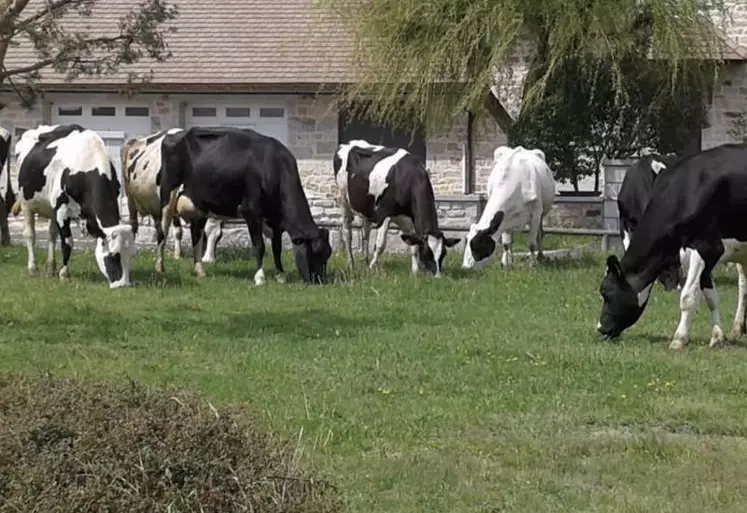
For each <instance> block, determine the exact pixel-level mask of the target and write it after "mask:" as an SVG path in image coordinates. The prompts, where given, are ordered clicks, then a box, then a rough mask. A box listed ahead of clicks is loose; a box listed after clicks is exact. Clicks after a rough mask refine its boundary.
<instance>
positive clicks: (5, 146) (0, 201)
mask: <svg viewBox="0 0 747 513" xmlns="http://www.w3.org/2000/svg"><path fill="white" fill-rule="evenodd" d="M10 144H11V135H10V132H8V131H7V130H6V129H4V128H3V127H0V177H1V176H2V174H3V170H4V169H6V164H7V172H6V174H5V197H4V198H0V216H2V219H0V245H2V246H7V245H9V244H10V230H9V228H8V214H9V211H10V209H11V207H12V206H13V204H14V203H15V202H16V195H15V193H14V192H13V185H12V184H11V183H10V158H9V157H10Z"/></svg>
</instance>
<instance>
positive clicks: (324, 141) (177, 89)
mask: <svg viewBox="0 0 747 513" xmlns="http://www.w3.org/2000/svg"><path fill="white" fill-rule="evenodd" d="M41 2H42V0H31V3H30V5H29V7H28V9H33V6H34V4H41ZM310 2H311V0H253V1H251V2H248V1H244V0H223V1H221V2H214V3H211V4H210V6H209V8H206V4H205V2H204V1H200V0H180V1H179V2H178V5H179V10H180V15H179V16H178V17H177V19H176V20H174V21H173V22H171V25H173V27H174V28H175V31H174V32H172V33H169V34H168V36H167V37H168V41H169V45H170V49H171V51H172V54H173V56H172V57H171V58H170V59H169V60H168V61H166V62H164V63H153V64H151V63H145V62H144V63H140V64H138V65H137V66H134V67H132V68H128V69H126V70H123V72H122V73H118V74H114V75H110V76H102V77H96V78H81V79H79V80H76V81H75V82H73V83H68V82H65V81H64V80H63V77H61V76H59V75H57V74H55V73H54V72H53V71H50V70H43V71H42V74H41V80H40V88H41V90H42V92H43V94H42V98H41V101H40V102H37V104H36V105H35V106H34V107H33V108H31V109H25V108H22V107H21V106H20V102H19V101H18V99H17V97H16V96H15V95H14V93H12V92H11V91H9V90H7V89H6V90H5V91H3V92H0V103H2V104H4V105H5V108H4V109H3V110H2V111H0V125H2V126H3V127H5V128H6V129H9V130H10V131H11V133H13V134H14V136H15V137H18V136H19V135H20V134H21V133H22V132H23V130H25V129H27V128H30V127H35V126H36V125H38V124H40V123H70V122H75V123H80V124H82V125H84V126H86V127H88V128H92V129H94V130H97V131H98V132H99V133H100V134H101V135H102V137H103V138H104V140H105V142H106V144H107V147H108V148H109V150H110V153H111V155H112V157H113V158H114V162H115V164H116V165H119V147H120V145H121V144H122V142H123V140H124V139H125V138H127V137H131V136H133V135H136V134H146V133H152V132H155V131H157V130H161V129H166V128H171V127H183V128H189V127H191V126H195V125H211V126H215V125H223V126H241V127H252V128H255V129H257V130H259V131H260V132H264V133H266V134H268V135H271V136H274V137H276V138H278V139H279V140H280V141H282V142H283V143H285V144H286V145H287V146H288V147H289V149H290V150H291V151H292V152H293V154H294V155H295V156H296V158H297V159H298V163H299V169H300V172H301V175H302V180H303V184H304V187H305V189H306V192H307V195H308V196H309V198H310V201H311V202H312V209H313V212H314V215H315V217H316V218H317V220H319V221H322V222H329V223H336V222H337V221H338V220H339V213H338V211H337V208H336V205H335V203H334V200H333V199H332V193H333V175H332V158H333V154H334V151H335V148H336V146H337V144H338V143H339V142H341V141H346V140H349V139H352V138H364V139H367V140H370V141H372V142H382V143H384V144H396V145H399V146H404V147H408V148H409V149H410V150H411V151H412V152H414V153H416V154H417V155H419V156H420V157H422V158H423V159H424V161H425V163H426V166H427V167H428V168H429V170H430V173H431V179H432V183H433V186H434V189H435V192H436V195H437V200H438V201H439V211H440V215H441V216H442V217H441V218H442V221H441V222H442V224H444V225H446V226H454V227H465V226H468V224H469V222H472V221H473V220H474V218H475V216H476V215H477V213H478V210H479V208H480V201H481V199H480V198H481V196H480V193H483V192H484V190H485V184H486V182H487V176H488V173H489V172H490V168H491V165H492V154H493V150H494V149H495V148H496V146H498V145H500V144H503V143H505V140H506V139H505V135H504V134H503V133H502V132H501V130H500V129H499V128H498V126H497V125H496V124H495V123H494V122H493V121H492V120H489V119H473V117H472V116H469V115H467V114H466V113H465V115H464V116H462V118H461V119H457V120H455V122H454V125H453V126H452V127H451V129H450V130H449V131H448V132H446V133H441V134H425V135H424V134H422V133H421V134H415V135H414V137H412V138H411V137H410V134H405V133H396V132H395V133H392V132H389V131H386V130H383V129H382V128H381V127H378V126H375V125H372V124H371V123H368V122H365V121H363V120H360V119H350V117H349V115H348V114H347V113H346V112H343V111H341V110H340V109H339V108H338V106H337V105H336V102H335V100H334V96H333V92H334V89H335V87H336V86H337V85H339V83H341V82H344V81H345V77H346V76H348V72H349V67H348V62H349V61H348V60H349V58H350V56H351V50H352V49H351V45H350V43H349V41H348V39H346V37H345V36H344V34H343V33H342V32H341V31H340V30H339V27H338V26H337V25H336V23H335V22H334V21H332V20H331V19H329V18H328V17H326V16H325V15H324V14H323V13H321V12H320V11H318V10H316V9H315V8H313V7H312V6H311V5H310ZM135 4H136V2H135V0H100V2H98V3H97V6H96V8H95V9H94V12H93V14H92V16H91V17H90V18H87V19H84V20H81V21H75V22H74V23H80V24H82V25H84V26H87V25H90V26H92V27H94V28H93V29H92V30H95V31H102V32H108V31H116V23H117V20H118V19H119V17H120V16H122V15H123V14H124V13H125V12H127V10H128V9H129V8H130V7H131V6H132V5H135ZM734 4H735V5H734V14H735V17H734V18H735V23H734V24H733V25H732V26H731V28H730V30H729V32H728V36H729V37H728V39H729V43H728V46H729V48H730V49H729V52H728V55H727V58H728V59H729V61H728V62H727V64H726V65H725V68H724V74H723V78H722V81H721V84H720V87H719V88H718V90H716V91H715V92H714V95H713V98H712V100H711V110H710V114H709V116H710V119H709V122H710V123H711V126H710V128H708V129H707V130H704V131H703V134H702V143H703V146H704V147H707V146H710V145H714V144H718V143H720V142H724V141H726V140H732V139H733V138H734V137H741V136H735V135H734V133H735V132H733V130H731V129H730V128H729V127H730V126H731V124H733V122H734V120H739V119H741V118H740V115H741V113H742V112H743V110H744V109H745V99H746V98H747V68H745V58H747V51H745V50H743V49H742V47H741V46H740V45H741V44H747V41H745V38H747V5H746V4H745V2H744V1H737V0H735V1H734ZM29 12H31V11H29ZM31 62H34V59H33V55H32V54H31V53H30V52H29V50H28V46H27V45H23V44H22V45H21V46H20V47H18V48H11V49H10V50H9V52H8V56H7V58H6V66H7V67H8V68H14V67H17V66H23V65H27V64H30V63H31ZM149 69H150V70H152V72H153V75H152V78H151V80H150V82H148V83H146V84H143V85H138V86H137V89H135V90H134V92H133V91H132V90H131V91H130V93H129V94H123V93H122V91H125V90H126V89H127V87H126V82H127V77H126V74H125V72H126V71H132V70H137V71H147V70H149ZM520 75H521V73H519V74H518V76H519V77H520ZM514 103H515V102H514ZM514 110H515V105H514ZM744 132H745V133H746V134H747V125H745V129H744ZM601 200H602V198H560V197H559V198H558V202H557V204H556V207H555V208H554V212H553V215H552V216H551V218H550V219H548V220H547V221H546V225H550V226H558V225H564V226H580V227H601V225H602V220H601V218H602V203H601Z"/></svg>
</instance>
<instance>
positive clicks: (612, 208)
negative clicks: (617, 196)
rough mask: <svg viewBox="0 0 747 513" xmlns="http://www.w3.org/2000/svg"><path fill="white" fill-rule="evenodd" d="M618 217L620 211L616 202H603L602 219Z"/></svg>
mask: <svg viewBox="0 0 747 513" xmlns="http://www.w3.org/2000/svg"><path fill="white" fill-rule="evenodd" d="M619 217H620V211H619V210H618V209H617V201H605V202H604V218H605V219H610V218H614V219H617V218H619Z"/></svg>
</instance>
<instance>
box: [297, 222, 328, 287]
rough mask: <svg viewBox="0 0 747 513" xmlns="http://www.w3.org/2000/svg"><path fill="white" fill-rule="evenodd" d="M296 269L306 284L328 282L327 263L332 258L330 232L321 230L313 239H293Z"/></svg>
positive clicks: (324, 229)
mask: <svg viewBox="0 0 747 513" xmlns="http://www.w3.org/2000/svg"><path fill="white" fill-rule="evenodd" d="M292 242H293V254H294V256H295V258H296V267H297V268H298V273H299V274H300V275H301V278H302V279H303V281H305V282H306V283H312V284H318V283H319V284H323V283H325V282H326V281H327V261H328V260H329V257H330V256H332V246H331V245H330V243H329V230H327V229H326V228H320V229H319V232H318V235H317V236H316V237H312V238H298V239H293V241H292Z"/></svg>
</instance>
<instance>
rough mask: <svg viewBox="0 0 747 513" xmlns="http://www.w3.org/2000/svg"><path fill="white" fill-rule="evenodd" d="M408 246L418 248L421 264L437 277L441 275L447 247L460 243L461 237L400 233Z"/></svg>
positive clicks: (439, 234) (441, 234) (440, 234)
mask: <svg viewBox="0 0 747 513" xmlns="http://www.w3.org/2000/svg"><path fill="white" fill-rule="evenodd" d="M400 237H402V240H403V241H404V242H405V244H407V245H408V246H414V247H416V248H417V254H416V256H417V259H418V262H419V263H420V265H421V266H422V267H423V268H424V269H425V270H426V271H428V272H429V273H432V274H433V275H434V276H436V277H440V276H441V271H442V270H443V262H444V258H445V257H446V248H450V247H452V246H455V245H457V244H458V243H459V239H454V238H451V237H445V236H444V234H443V233H441V232H438V233H435V234H430V233H429V234H428V235H426V236H425V237H422V236H420V235H418V234H416V233H403V234H402V235H400Z"/></svg>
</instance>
